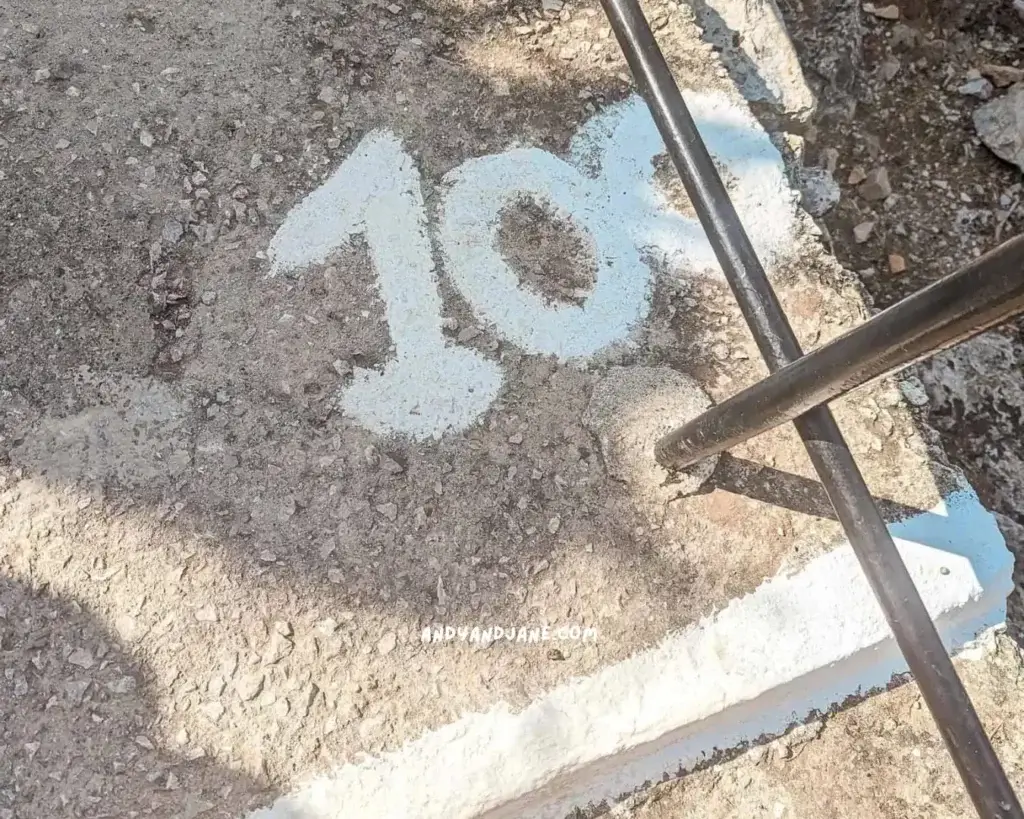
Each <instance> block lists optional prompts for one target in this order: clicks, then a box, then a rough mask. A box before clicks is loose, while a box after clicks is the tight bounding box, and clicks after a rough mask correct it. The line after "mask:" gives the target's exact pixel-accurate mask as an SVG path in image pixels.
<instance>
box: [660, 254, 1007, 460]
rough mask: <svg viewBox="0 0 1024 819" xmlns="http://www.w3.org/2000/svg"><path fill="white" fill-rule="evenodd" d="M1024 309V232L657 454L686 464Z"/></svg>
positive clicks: (731, 403) (706, 417)
mask: <svg viewBox="0 0 1024 819" xmlns="http://www.w3.org/2000/svg"><path fill="white" fill-rule="evenodd" d="M1022 312H1024V236H1018V237H1017V238H1015V239H1011V240H1010V241H1008V242H1004V243H1003V244H1001V245H1000V246H999V247H997V248H996V249H995V250H992V251H990V252H989V253H986V254H985V255H984V256H981V257H980V258H978V259H975V260H974V261H973V262H972V263H971V264H969V265H967V267H965V268H963V269H962V270H959V271H957V272H956V273H952V274H950V275H949V276H946V277H945V278H943V279H940V280H939V281H937V282H935V283H934V284H932V285H931V286H929V287H926V288H925V289H923V290H920V291H918V292H917V293H914V294H913V295H912V296H908V297H907V298H905V299H903V301H900V302H898V303H897V304H894V305H893V306H892V307H890V308H888V309H887V310H883V311H882V312H881V313H879V314H878V315H876V316H873V317H872V318H871V319H869V320H868V321H866V322H864V323H863V324H861V325H860V326H859V327H855V328H854V329H852V330H850V331H849V332H847V333H844V334H843V335H841V336H839V337H838V338H836V339H833V340H832V341H830V342H829V343H828V344H825V345H823V346H822V347H819V348H818V349H816V350H814V351H812V352H810V353H808V354H807V355H805V356H803V357H802V358H798V359H797V360H796V361H794V362H793V363H792V364H787V365H786V366H785V367H783V368H782V369H781V370H778V371H776V372H774V373H772V374H771V375H769V376H768V377H767V378H764V379H762V380H761V381H758V382H757V383H756V384H754V385H752V386H750V387H748V388H747V389H745V390H742V391H740V392H738V393H737V394H736V395H734V396H732V397H731V398H729V399H727V400H726V401H723V402H722V403H721V404H716V405H715V406H713V407H711V409H709V410H708V411H707V412H705V413H704V414H703V415H700V416H699V417H697V418H694V419H693V420H692V421H690V422H689V423H687V424H684V425H683V426H681V427H679V428H678V429H675V430H673V431H672V432H670V433H669V434H668V435H666V436H665V437H664V438H662V439H661V440H660V441H659V442H658V445H657V447H656V449H655V452H656V457H657V459H658V461H660V462H661V463H662V464H663V465H664V466H666V467H668V468H669V469H686V468H687V467H688V466H691V465H693V464H695V463H697V462H698V461H700V460H703V459H704V458H708V457H710V456H712V455H717V454H718V453H720V452H724V451H725V450H727V449H732V447H734V446H736V445H737V444H740V443H743V441H746V440H747V439H748V438H753V437H754V436H755V435H760V434H761V433H762V432H766V431H767V430H769V429H772V428H773V427H777V426H779V425H780V424H784V423H786V422H787V421H793V420H795V419H796V418H797V417H798V416H800V415H803V414H804V413H805V412H807V411H808V410H811V409H813V408H814V407H816V406H818V405H819V404H826V403H828V402H829V401H831V400H833V399H835V398H838V397H840V396H842V395H845V394H846V393H848V392H850V391H852V390H855V389H857V387H859V386H861V385H862V384H865V383H867V382H868V381H870V380H872V379H874V378H878V377H879V376H882V375H886V374H888V373H891V372H895V371H896V370H899V369H900V368H902V367H905V366H906V365H908V364H912V363H914V362H915V361H920V360H921V359H923V358H927V357H928V356H930V355H932V354H934V353H936V352H938V351H939V350H944V349H946V348H947V347H952V346H953V345H954V344H958V343H960V342H961V341H965V340H966V339H968V338H971V337H973V336H976V335H978V334H979V333H982V332H984V331H985V330H987V329H988V328H990V327H994V326H995V325H997V324H1001V323H1002V322H1004V321H1006V320H1007V319H1009V318H1012V317H1013V316H1015V315H1017V314H1019V313H1022Z"/></svg>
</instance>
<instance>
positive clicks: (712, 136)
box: [440, 91, 796, 360]
mask: <svg viewBox="0 0 1024 819" xmlns="http://www.w3.org/2000/svg"><path fill="white" fill-rule="evenodd" d="M683 96H684V98H685V99H686V102H687V105H688V106H689V107H690V109H691V112H692V114H693V117H694V119H695V121H696V122H697V127H698V128H699V129H700V132H701V135H702V136H703V137H704V140H705V142H706V143H707V145H708V149H709V151H710V152H711V154H712V155H713V156H714V157H715V159H716V160H717V162H718V164H719V166H720V167H721V168H723V169H724V170H725V174H726V177H727V180H728V181H729V183H730V185H729V187H730V194H731V196H732V199H733V203H734V205H735V206H736V209H737V211H738V213H739V215H740V217H741V218H742V219H743V223H744V226H745V227H746V229H747V232H748V234H749V235H750V237H751V240H752V241H753V242H754V246H755V247H756V248H757V250H758V252H759V254H760V256H761V258H762V261H763V262H764V263H765V264H766V265H771V264H772V263H773V262H774V261H775V260H776V259H777V257H778V256H779V255H780V254H781V253H782V252H783V251H784V250H785V249H786V248H788V247H790V246H791V245H792V243H793V235H794V227H795V223H796V207H795V195H794V194H793V192H792V191H791V190H790V188H789V184H788V182H787V180H786V174H785V167H784V164H783V161H782V156H781V154H780V153H779V151H778V149H777V148H776V147H775V146H774V145H773V144H772V142H771V140H770V139H769V138H768V134H767V133H766V132H765V131H764V129H763V128H762V127H761V125H760V123H758V121H757V120H756V119H755V118H754V116H753V115H752V114H751V113H750V111H749V110H748V109H747V107H746V106H745V104H742V103H740V104H737V103H736V102H735V101H734V100H732V99H730V98H728V97H726V96H725V95H723V94H713V93H704V92H695V91H685V92H683ZM664 151H665V148H664V144H663V143H662V140H661V136H660V135H659V133H658V130H657V127H656V126H655V124H654V120H653V119H652V118H651V115H650V112H649V111H648V110H647V106H646V105H645V104H644V102H643V100H642V99H641V98H640V97H637V96H633V97H631V98H629V99H627V100H625V101H624V102H622V103H619V104H617V105H613V106H610V107H609V108H608V109H606V110H605V111H603V112H602V113H601V114H599V115H598V116H596V117H594V118H593V119H592V120H590V121H589V122H588V123H586V124H585V125H584V126H583V127H582V128H581V129H580V131H579V133H578V134H577V135H576V137H575V138H574V139H573V142H572V146H571V152H570V161H569V162H565V161H563V160H561V159H559V158H558V157H556V156H553V155H552V154H549V153H548V152H546V151H542V150H539V149H536V148H517V149H513V150H510V151H507V152H505V153H503V154H497V155H493V156H484V157H479V158H477V159H471V160H468V161H466V162H464V163H463V164H462V165H460V166H459V167H458V168H456V169H455V170H454V171H451V172H450V173H449V174H447V175H446V176H445V178H444V180H443V184H445V185H447V186H449V190H448V191H447V193H446V195H445V197H444V200H443V207H442V216H441V225H440V239H441V246H442V250H443V252H444V254H445V257H446V259H447V262H448V273H449V275H451V277H452V279H453V280H454V282H455V284H456V286H457V287H458V288H459V290H460V291H461V292H462V294H463V296H465V297H466V299H467V301H469V303H470V305H471V306H472V307H473V309H474V310H475V311H477V312H479V313H480V314H481V315H482V316H483V318H485V319H486V320H487V321H488V322H490V323H491V324H492V325H494V327H495V328H496V329H497V330H498V331H499V332H500V333H501V334H502V335H504V336H505V337H506V338H508V339H509V340H510V341H512V342H513V343H515V344H517V345H518V346H520V347H522V348H523V349H524V350H526V351H527V352H532V353H541V354H544V353H547V354H552V355H555V356H558V357H559V358H561V359H563V360H569V359H585V358H587V357H589V356H592V355H594V354H595V353H598V352H600V351H602V350H604V349H606V348H608V347H610V346H611V345H613V344H616V343H620V342H623V341H625V340H626V339H627V338H628V336H629V333H630V331H631V330H633V329H634V328H635V327H636V326H637V325H639V324H640V323H641V322H642V321H643V320H644V319H646V317H647V312H648V310H649V307H650V303H649V291H650V286H651V279H652V276H653V272H652V269H651V267H650V264H649V262H650V259H651V258H652V257H654V258H660V259H662V260H664V261H665V262H666V263H667V264H668V265H669V267H670V268H671V269H672V270H673V271H675V273H676V274H677V275H686V276H692V275H703V274H708V273H711V274H718V275H721V270H720V267H719V265H718V262H717V260H716V258H715V255H714V252H713V250H712V249H711V245H710V243H709V242H708V240H707V237H706V236H705V234H704V230H703V229H702V228H701V226H700V223H699V222H698V221H697V219H695V218H692V217H686V216H683V215H682V214H680V213H678V212H677V211H674V210H673V209H672V207H671V205H670V204H669V202H668V199H667V198H666V197H665V195H664V194H663V193H662V192H661V191H659V189H658V188H657V186H656V185H655V183H654V170H655V169H654V164H653V162H654V159H655V158H656V157H658V156H659V155H661V154H663V153H664ZM524 197H533V198H534V199H539V200H541V201H542V202H544V203H545V204H547V205H549V206H550V207H552V209H553V210H554V211H555V213H556V214H557V215H558V216H559V217H561V218H563V219H566V220H568V221H571V222H573V223H574V225H575V226H576V227H577V228H579V229H580V231H581V233H583V234H584V235H587V236H588V237H589V241H590V243H591V247H590V249H591V252H592V254H593V256H594V257H595V258H596V259H597V260H598V270H597V276H596V279H597V281H596V284H595V287H594V291H593V293H592V294H591V295H590V297H589V298H588V299H587V300H586V302H585V303H584V304H583V305H582V306H580V307H577V306H574V305H557V306H552V305H548V304H546V303H545V302H544V300H543V298H542V297H541V296H539V295H537V294H535V293H532V292H530V291H528V290H525V289H523V288H522V287H521V286H520V283H519V279H518V277H517V276H516V273H515V271H513V270H512V268H511V267H510V266H509V264H508V263H507V262H506V261H505V259H503V258H502V256H501V254H500V253H499V252H498V250H497V247H496V244H497V236H498V229H499V227H500V216H501V212H502V210H503V209H504V208H506V207H508V206H510V205H513V204H515V203H516V201H517V200H520V199H522V198H524Z"/></svg>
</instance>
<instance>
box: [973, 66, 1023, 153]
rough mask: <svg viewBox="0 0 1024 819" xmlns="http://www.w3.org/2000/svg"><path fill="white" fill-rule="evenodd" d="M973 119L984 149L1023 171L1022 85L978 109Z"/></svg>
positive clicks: (1019, 84)
mask: <svg viewBox="0 0 1024 819" xmlns="http://www.w3.org/2000/svg"><path fill="white" fill-rule="evenodd" d="M973 119H974V129H975V130H976V131H977V132H978V136H979V137H980V138H981V141H982V142H984V143H985V145H986V147H988V149H989V150H990V151H992V153H994V154H995V155H996V156H998V157H999V158H1000V159H1004V160H1006V161H1007V162H1012V163H1013V164H1014V165H1016V166H1017V167H1018V168H1020V169H1021V170H1022V171H1024V83H1018V84H1017V85H1015V86H1013V88H1011V89H1010V90H1009V91H1007V92H1006V94H1004V95H1003V96H1001V97H999V98H998V99H994V100H992V101H991V102H987V103H985V104H984V105H982V106H980V107H979V108H978V109H977V110H975V112H974V116H973Z"/></svg>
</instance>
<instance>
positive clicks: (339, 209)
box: [269, 132, 502, 438]
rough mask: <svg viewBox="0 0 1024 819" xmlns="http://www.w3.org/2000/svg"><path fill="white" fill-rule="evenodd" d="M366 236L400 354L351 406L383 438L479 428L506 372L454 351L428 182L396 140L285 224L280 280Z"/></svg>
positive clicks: (372, 150)
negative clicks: (446, 330)
mask: <svg viewBox="0 0 1024 819" xmlns="http://www.w3.org/2000/svg"><path fill="white" fill-rule="evenodd" d="M359 234H363V235H364V236H365V237H366V242H367V244H368V245H369V246H370V256H371V258H372V259H373V263H374V267H375V268H376V272H377V281H378V287H379V289H380V295H381V299H382V300H383V301H384V304H385V307H386V310H387V319H388V326H389V327H390V330H391V338H392V339H393V341H394V344H395V357H394V359H393V360H391V361H390V362H389V363H388V364H387V365H386V366H385V368H384V370H383V371H382V372H377V371H376V370H368V369H357V370H356V371H355V378H354V381H353V383H352V385H351V386H349V387H348V389H347V390H345V392H344V394H343V396H342V406H343V407H344V410H345V412H346V413H348V414H349V415H351V416H353V417H354V418H355V419H357V420H358V421H359V422H360V423H362V424H363V425H364V426H365V427H367V428H368V429H370V430H371V431H373V432H377V433H380V434H386V433H391V432H398V433H402V434H406V435H411V436H413V437H417V438H429V437H440V436H441V435H442V434H443V433H444V432H445V431H447V430H449V429H454V430H462V429H465V428H466V427H468V426H470V425H471V424H472V423H473V422H474V421H475V420H476V419H477V418H478V417H479V416H480V415H482V414H483V412H484V411H485V410H486V409H487V407H489V406H490V404H491V402H492V401H493V400H494V398H495V397H496V396H497V394H498V391H499V389H500V388H501V382H502V375H501V370H500V369H499V368H498V365H497V364H496V363H495V362H493V361H490V360H488V359H486V358H484V357H483V356H482V355H480V354H479V353H477V352H475V351H474V350H469V349H466V348H463V347H454V346H449V345H448V344H447V343H446V341H445V338H444V335H443V333H442V326H441V296H440V294H439V293H438V289H437V276H436V274H435V272H434V263H433V260H432V258H431V248H430V239H429V237H428V236H427V224H426V210H425V208H424V206H423V193H422V191H421V189H420V178H419V173H418V171H417V169H416V167H415V165H414V164H413V161H412V159H411V157H409V156H408V155H407V154H406V153H405V152H404V151H403V150H402V146H401V143H400V142H399V141H398V139H397V138H395V137H394V136H392V135H390V134H387V133H383V132H374V133H371V134H369V135H368V136H367V137H366V138H364V139H363V141H362V142H360V143H359V147H357V148H356V150H355V151H354V152H353V154H352V155H351V156H350V157H349V158H348V159H346V160H345V162H343V163H342V164H341V166H340V167H339V168H338V170H336V171H335V172H334V173H333V174H332V175H331V177H330V179H328V180H327V182H325V183H324V184H323V185H322V186H321V187H319V188H317V190H315V191H314V192H313V193H311V194H310V195H309V196H307V197H306V198H305V199H304V200H303V201H302V202H301V203H299V205H297V206H296V207H295V208H294V209H293V210H292V211H291V212H290V213H289V214H288V217H287V218H286V219H285V221H284V223H283V224H282V225H281V227H280V229H279V230H278V231H277V233H276V234H275V235H274V238H273V240H272V241H271V243H270V248H269V255H270V259H271V273H272V274H274V273H278V272H283V271H288V270H293V269H296V268H300V267H305V266H308V265H310V264H315V263H318V262H323V261H324V260H326V259H327V257H328V256H329V255H330V254H331V253H333V252H334V251H335V250H337V249H338V248H339V247H341V246H342V245H344V244H347V243H348V242H350V241H351V240H352V238H353V237H355V236H357V235H359Z"/></svg>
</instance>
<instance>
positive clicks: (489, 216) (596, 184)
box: [440, 148, 651, 360]
mask: <svg viewBox="0 0 1024 819" xmlns="http://www.w3.org/2000/svg"><path fill="white" fill-rule="evenodd" d="M444 181H445V182H446V183H447V184H449V185H451V188H450V190H449V191H448V193H447V194H446V196H445V198H444V210H443V216H442V220H441V230H440V238H441V247H442V248H443V250H444V253H445V257H446V259H447V261H448V266H447V270H448V273H449V275H450V276H451V277H452V280H453V281H454V282H455V285H456V287H458V288H459V291H460V292H461V293H462V295H463V296H464V297H465V298H466V300H467V301H468V302H469V303H470V304H471V305H472V307H473V309H474V310H475V311H476V312H478V313H479V315H480V316H481V317H482V318H484V319H485V320H486V321H488V322H490V323H491V324H493V325H494V327H495V328H496V329H497V331H498V332H499V333H501V335H503V336H504V337H505V338H507V339H508V340H509V341H511V342H512V343H514V344H516V345H517V346H519V347H522V348H523V349H524V350H526V351H527V352H530V353H540V354H548V355H555V356H557V357H558V358H561V359H563V360H564V359H581V358H587V357H589V356H592V355H594V354H595V353H597V352H600V351H601V350H603V349H605V348H607V347H609V346H611V345H612V344H614V343H616V342H620V341H623V340H625V339H626V337H627V336H628V335H629V332H630V330H632V329H633V328H634V327H636V326H637V325H638V324H639V323H640V322H641V321H642V320H643V318H644V317H645V316H646V314H647V310H648V306H649V290H650V280H651V274H650V269H649V268H648V267H647V265H646V264H645V263H644V260H643V258H642V257H641V254H640V249H639V248H638V247H637V246H636V244H635V243H634V242H633V238H632V236H631V235H630V232H629V229H628V224H629V221H630V220H632V219H633V218H634V216H635V214H634V212H632V211H629V210H627V211H623V209H622V208H621V207H619V205H620V204H621V202H620V201H616V200H614V199H613V198H612V197H611V196H609V194H608V191H607V189H606V188H605V186H604V185H603V184H602V180H601V179H592V178H590V177H587V176H584V175H583V174H582V173H580V172H579V171H578V170H577V169H576V168H574V167H573V166H572V165H569V164H568V163H566V162H564V161H563V160H561V159H559V158H558V157H556V156H553V155H552V154H549V153H548V152H547V151H542V150H540V149H538V148H518V149H514V150H511V151H507V152H505V153H503V154H496V155H494V156H484V157H480V158H478V159H471V160H469V161H467V162H464V163H463V164H462V165H460V166H459V167H458V168H457V169H456V170H454V171H452V172H451V173H449V174H448V175H447V176H446V177H445V179H444ZM527 195H532V196H533V197H534V198H536V199H539V200H541V201H543V202H544V203H546V204H547V205H549V206H550V207H552V209H553V210H554V211H555V213H556V214H557V215H558V216H559V217H561V218H562V219H565V220H569V221H571V222H572V223H573V224H574V225H575V226H576V227H577V228H578V229H579V230H580V232H581V233H582V234H583V235H584V236H585V237H587V239H588V240H589V242H590V245H591V247H590V256H591V258H593V259H595V260H596V262H597V270H596V271H595V283H594V288H593V290H592V291H591V293H590V294H589V295H588V297H587V299H586V301H585V302H584V304H583V305H582V306H581V307H577V306H576V305H572V304H547V303H545V301H544V298H543V297H542V296H541V295H540V294H539V293H536V292H534V291H532V290H527V289H526V288H524V287H522V286H521V285H520V282H519V277H518V276H517V275H516V273H515V271H514V270H512V268H511V267H510V266H509V264H508V262H506V261H505V259H504V258H502V256H501V254H500V253H499V252H498V248H497V246H496V239H497V235H498V228H499V227H500V224H501V212H502V211H503V210H504V209H505V208H506V207H508V206H509V205H512V204H514V203H515V202H516V201H517V200H519V199H521V198H522V197H524V196H527ZM627 204H631V203H628V202H627Z"/></svg>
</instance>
